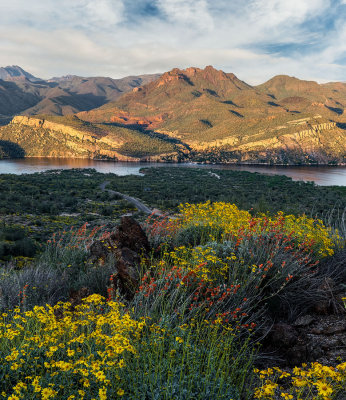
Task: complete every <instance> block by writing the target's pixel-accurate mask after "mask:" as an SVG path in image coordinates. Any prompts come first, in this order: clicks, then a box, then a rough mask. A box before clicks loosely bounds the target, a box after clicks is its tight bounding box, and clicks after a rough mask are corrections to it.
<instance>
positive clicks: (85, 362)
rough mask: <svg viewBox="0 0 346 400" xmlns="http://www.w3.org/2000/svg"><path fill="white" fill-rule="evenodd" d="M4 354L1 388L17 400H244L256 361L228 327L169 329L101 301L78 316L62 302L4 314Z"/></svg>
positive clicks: (88, 303)
mask: <svg viewBox="0 0 346 400" xmlns="http://www.w3.org/2000/svg"><path fill="white" fill-rule="evenodd" d="M0 355H1V358H0V365H1V376H2V379H1V383H0V387H1V390H2V393H3V394H4V396H6V397H8V398H12V399H14V398H16V397H15V396H17V397H18V398H40V399H41V398H45V399H48V398H68V397H69V396H76V397H77V398H85V399H91V398H95V397H98V398H100V399H106V398H112V399H113V398H119V397H122V396H125V397H124V398H126V399H132V400H135V399H139V398H148V399H172V398H175V399H191V398H194V399H203V400H207V399H210V398H215V399H229V398H233V399H236V400H238V399H240V394H241V393H243V394H245V393H246V392H247V391H248V386H247V385H246V383H247V382H248V379H247V376H248V373H249V371H250V369H251V365H252V358H253V352H252V350H251V348H250V347H249V346H248V343H247V342H246V343H242V344H239V342H238V341H237V339H236V337H235V336H234V335H233V333H232V332H231V331H229V330H227V329H224V328H223V327H222V326H221V325H215V324H209V323H207V322H202V323H197V322H196V323H192V324H190V325H180V326H176V327H173V328H167V327H166V326H165V324H164V323H161V324H160V325H157V324H154V323H152V322H151V320H150V319H147V318H146V319H142V318H136V316H135V315H133V314H132V313H130V312H129V311H126V309H125V308H124V306H123V305H121V304H119V303H117V302H114V301H108V302H106V301H105V299H104V298H102V297H101V296H98V295H92V296H89V297H88V298H86V299H85V301H84V303H83V304H82V305H79V306H76V308H75V309H74V311H73V312H72V311H71V304H70V303H61V302H60V303H58V304H57V305H56V306H54V307H51V306H48V305H47V306H46V307H34V309H33V310H32V311H26V312H21V311H20V309H19V308H15V309H14V310H13V311H9V312H6V313H3V314H2V315H1V318H0ZM245 360H246V361H245ZM11 396H12V397H11ZM69 398H72V397H69Z"/></svg>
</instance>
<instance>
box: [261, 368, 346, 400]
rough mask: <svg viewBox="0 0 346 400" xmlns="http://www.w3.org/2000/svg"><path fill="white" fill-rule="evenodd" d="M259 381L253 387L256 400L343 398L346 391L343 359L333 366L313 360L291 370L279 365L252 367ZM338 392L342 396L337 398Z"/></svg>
mask: <svg viewBox="0 0 346 400" xmlns="http://www.w3.org/2000/svg"><path fill="white" fill-rule="evenodd" d="M254 372H255V373H256V374H257V376H258V378H259V379H260V381H261V384H260V386H259V387H258V388H256V390H255V395H254V398H255V399H266V400H273V399H276V398H278V397H277V396H279V395H280V397H281V398H284V399H294V400H300V399H316V400H328V399H331V398H333V399H336V398H338V399H340V400H341V399H342V398H344V397H343V395H344V394H345V392H344V389H345V384H346V362H344V363H341V364H339V365H337V366H336V368H334V367H329V366H326V365H322V364H320V363H317V362H314V363H311V365H310V366H308V365H307V364H303V365H302V367H301V368H298V367H295V368H294V369H293V371H292V372H291V373H289V372H287V371H282V370H280V369H279V368H268V369H267V370H261V371H259V370H258V369H255V371H254ZM339 394H340V395H341V397H339Z"/></svg>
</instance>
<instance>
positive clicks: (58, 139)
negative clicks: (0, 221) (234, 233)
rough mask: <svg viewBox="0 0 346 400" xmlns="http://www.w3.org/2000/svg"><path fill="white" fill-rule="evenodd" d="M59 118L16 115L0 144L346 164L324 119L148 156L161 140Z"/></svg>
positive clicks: (344, 144) (28, 149)
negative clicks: (152, 145) (145, 149)
mask: <svg viewBox="0 0 346 400" xmlns="http://www.w3.org/2000/svg"><path fill="white" fill-rule="evenodd" d="M59 118H60V117H59ZM59 118H58V119H57V120H49V119H45V118H44V117H26V116H16V117H14V118H13V120H12V121H11V123H10V124H9V125H7V126H5V127H2V128H0V140H5V141H6V140H7V141H11V142H12V143H15V144H16V145H18V147H19V148H20V149H21V150H22V151H23V152H24V155H25V156H27V157H71V158H74V157H76V158H77V157H78V158H91V159H112V160H118V161H133V162H137V161H165V160H170V161H178V160H192V161H196V157H195V155H196V154H198V158H197V161H205V162H230V163H232V162H256V161H259V162H267V161H268V162H269V163H289V164H294V163H306V164H310V163H316V162H317V163H320V164H328V163H330V162H331V163H334V164H335V163H337V164H344V163H345V162H346V130H345V129H342V128H341V127H340V125H338V124H337V123H335V122H332V121H329V122H325V121H324V120H323V119H322V120H321V119H320V118H321V117H320V116H318V115H315V117H314V118H313V119H311V118H301V119H297V120H292V121H289V122H288V123H286V124H285V125H282V126H278V127H276V129H273V128H270V129H262V130H259V131H257V132H254V133H253V134H252V135H244V134H239V135H232V136H228V137H224V138H220V139H216V140H213V141H204V142H203V141H198V140H185V141H184V140H183V139H182V140H183V142H184V143H183V144H179V143H178V144H177V145H175V149H176V151H167V149H166V148H160V146H159V147H158V150H157V152H156V153H155V154H150V153H149V154H148V152H147V154H145V152H144V154H143V151H142V149H143V147H145V146H149V147H150V146H151V143H154V144H155V145H157V144H158V143H157V142H155V140H156V141H157V140H158V139H153V140H154V141H153V142H151V140H152V139H151V138H150V137H149V136H148V134H144V133H138V132H137V133H136V135H137V137H136V138H135V141H133V137H131V135H130V136H126V134H128V132H131V131H130V130H128V129H127V128H114V127H112V126H109V125H106V124H92V123H89V122H86V121H81V120H79V119H78V118H77V117H75V119H72V120H71V121H70V125H68V124H67V123H66V122H65V123H62V122H64V121H62V122H59ZM316 121H321V123H316ZM71 125H73V126H71ZM114 129H115V130H114ZM117 129H118V130H119V129H120V131H118V130H117ZM124 132H125V133H126V134H124ZM132 132H133V131H132ZM158 133H161V135H162V136H165V137H166V138H169V137H172V139H173V138H177V135H176V134H175V133H170V132H167V131H157V133H156V134H158ZM132 134H133V133H132ZM138 135H139V136H138ZM201 138H203V135H201ZM131 140H132V141H131ZM144 141H149V142H146V143H144ZM159 144H160V143H159ZM189 148H190V150H189ZM221 154H222V156H221ZM225 154H228V156H225ZM285 154H286V155H287V156H285ZM277 155H279V156H277ZM273 160H274V161H273Z"/></svg>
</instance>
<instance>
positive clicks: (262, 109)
mask: <svg viewBox="0 0 346 400" xmlns="http://www.w3.org/2000/svg"><path fill="white" fill-rule="evenodd" d="M345 108H346V85H345V84H342V83H330V84H325V85H319V84H318V83H316V82H309V81H302V80H299V79H297V78H292V77H288V76H285V75H280V76H276V77H274V78H272V79H271V80H269V81H268V82H266V83H264V84H262V85H259V86H250V85H248V84H246V83H245V82H243V81H241V80H239V79H238V78H237V77H236V76H235V75H234V74H229V73H225V72H223V71H218V70H216V69H214V68H213V67H211V66H208V67H206V68H205V69H199V68H188V69H186V70H179V69H177V68H175V69H173V70H172V71H170V72H167V73H165V74H163V75H162V76H161V77H160V78H159V79H157V80H156V81H153V82H150V83H148V84H147V85H144V86H142V87H140V88H138V89H134V90H133V91H132V92H130V93H127V94H125V95H124V96H122V97H121V98H120V99H119V100H117V101H116V102H113V103H112V102H111V103H108V104H106V105H104V106H102V107H100V108H98V109H95V110H90V111H87V112H81V113H79V114H78V116H79V117H80V118H81V119H84V120H87V121H92V122H105V121H106V122H111V123H117V124H120V125H124V126H126V125H129V126H141V127H142V128H145V129H150V130H155V131H156V132H161V133H165V134H166V135H169V136H171V137H174V138H179V139H180V140H182V141H183V142H185V143H187V144H188V145H189V146H191V148H192V149H193V150H194V151H195V152H197V153H199V156H198V157H200V159H203V158H209V159H210V160H212V161H215V162H217V161H218V160H220V157H221V156H220V157H214V156H212V153H214V155H215V154H216V153H217V154H220V152H221V150H222V151H223V154H224V155H223V156H222V157H221V158H222V160H223V161H228V162H253V161H255V160H256V159H257V160H261V162H266V160H267V161H268V162H280V163H281V162H282V163H286V162H294V163H296V162H303V163H306V162H321V163H326V162H328V160H330V161H331V162H345V154H346V135H345V132H346V131H345V126H346V125H345V123H346V118H345V113H344V110H345ZM216 149H217V151H216ZM283 153H285V154H291V155H290V157H289V158H288V159H286V158H285V157H284V156H283V155H282V154H283ZM207 154H209V155H210V157H209V156H207ZM225 154H228V155H227V156H226V155H225ZM333 154H335V157H336V158H333V156H332V155H333ZM336 160H337V161H336Z"/></svg>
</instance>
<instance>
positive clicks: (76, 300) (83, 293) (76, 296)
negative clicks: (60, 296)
mask: <svg viewBox="0 0 346 400" xmlns="http://www.w3.org/2000/svg"><path fill="white" fill-rule="evenodd" d="M90 294H91V293H90V290H89V288H87V287H82V288H81V289H79V290H71V291H70V296H69V297H70V298H69V302H70V303H71V308H72V309H74V308H75V306H78V305H80V304H82V299H84V298H85V297H88V296H89V295H90Z"/></svg>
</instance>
